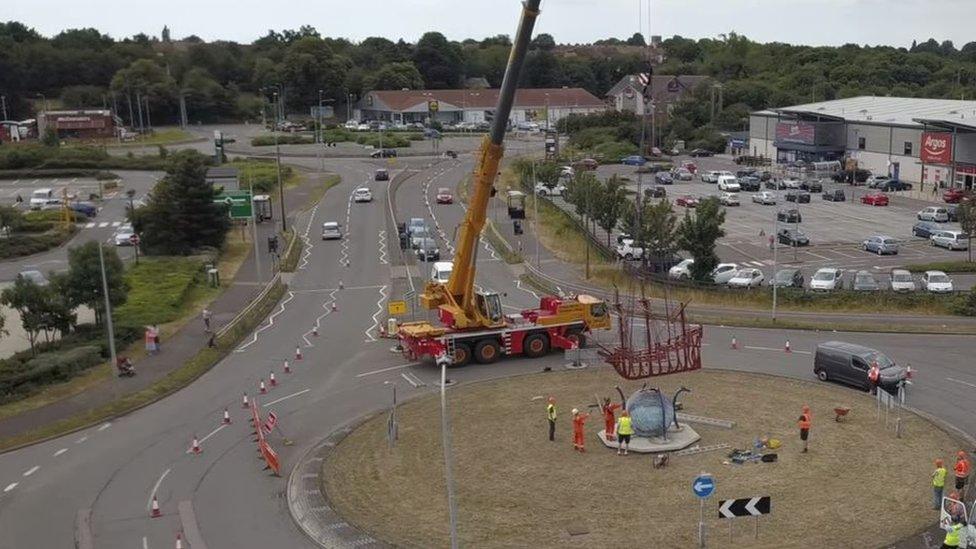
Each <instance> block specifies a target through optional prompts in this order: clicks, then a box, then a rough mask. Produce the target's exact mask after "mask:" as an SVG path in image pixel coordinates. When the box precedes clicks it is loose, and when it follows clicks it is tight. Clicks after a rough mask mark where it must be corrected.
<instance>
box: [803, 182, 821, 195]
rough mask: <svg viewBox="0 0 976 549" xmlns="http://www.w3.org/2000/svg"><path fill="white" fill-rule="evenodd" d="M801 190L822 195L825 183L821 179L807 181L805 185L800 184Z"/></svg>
mask: <svg viewBox="0 0 976 549" xmlns="http://www.w3.org/2000/svg"><path fill="white" fill-rule="evenodd" d="M800 188H801V189H803V190H804V191H808V192H811V193H822V192H823V182H822V181H820V180H819V179H807V180H805V181H804V182H803V183H800Z"/></svg>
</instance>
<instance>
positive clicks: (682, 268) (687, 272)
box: [668, 259, 695, 280]
mask: <svg viewBox="0 0 976 549" xmlns="http://www.w3.org/2000/svg"><path fill="white" fill-rule="evenodd" d="M694 264H695V260H694V259H682V260H681V261H680V262H679V263H678V264H677V265H675V266H673V267H671V268H670V269H668V278H672V279H675V280H682V279H685V280H687V279H689V278H691V266H692V265H694Z"/></svg>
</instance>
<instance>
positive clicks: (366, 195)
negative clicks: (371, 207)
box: [352, 187, 373, 202]
mask: <svg viewBox="0 0 976 549" xmlns="http://www.w3.org/2000/svg"><path fill="white" fill-rule="evenodd" d="M352 201H353V202H372V201H373V193H372V192H371V191H370V190H369V189H368V188H367V187H359V188H358V189H356V190H355V191H353V192H352Z"/></svg>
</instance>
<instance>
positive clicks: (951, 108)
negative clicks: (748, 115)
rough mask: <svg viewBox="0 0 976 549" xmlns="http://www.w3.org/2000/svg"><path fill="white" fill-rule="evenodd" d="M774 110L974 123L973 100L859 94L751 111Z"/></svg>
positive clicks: (911, 122) (907, 122) (883, 120)
mask: <svg viewBox="0 0 976 549" xmlns="http://www.w3.org/2000/svg"><path fill="white" fill-rule="evenodd" d="M777 113H799V114H809V115H818V114H819V115H824V116H832V117H837V118H843V119H844V120H847V121H849V122H873V123H880V124H896V125H903V126H918V127H921V126H922V124H920V123H918V122H916V121H915V119H916V118H924V119H929V120H944V121H946V122H951V121H955V122H961V121H969V122H970V123H976V101H961V100H957V99H921V98H916V97H877V96H860V97H849V98H847V99H836V100H834V101H821V102H818V103H807V104H804V105H794V106H792V107H783V108H780V109H767V110H764V111H758V112H756V113H754V114H759V115H767V116H776V114H777Z"/></svg>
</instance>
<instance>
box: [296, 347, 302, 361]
mask: <svg viewBox="0 0 976 549" xmlns="http://www.w3.org/2000/svg"><path fill="white" fill-rule="evenodd" d="M301 359H302V348H301V347H298V346H296V347H295V360H301Z"/></svg>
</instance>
